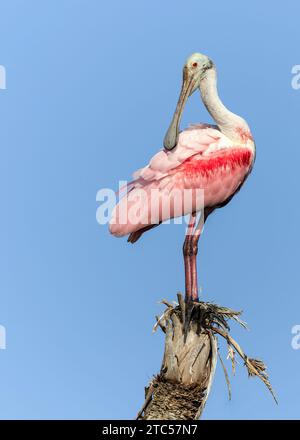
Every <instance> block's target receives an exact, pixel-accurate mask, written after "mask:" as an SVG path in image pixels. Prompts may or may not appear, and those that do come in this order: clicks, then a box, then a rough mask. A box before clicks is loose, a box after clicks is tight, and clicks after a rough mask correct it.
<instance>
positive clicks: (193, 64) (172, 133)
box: [164, 53, 214, 150]
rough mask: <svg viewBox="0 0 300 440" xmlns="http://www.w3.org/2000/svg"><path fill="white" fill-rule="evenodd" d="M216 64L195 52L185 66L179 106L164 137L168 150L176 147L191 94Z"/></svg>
mask: <svg viewBox="0 0 300 440" xmlns="http://www.w3.org/2000/svg"><path fill="white" fill-rule="evenodd" d="M213 66H214V64H213V62H212V61H211V60H210V59H209V58H208V57H207V56H206V55H203V54H201V53H193V54H192V55H191V56H190V57H189V58H188V59H187V61H186V63H185V65H184V67H183V80H182V87H181V92H180V96H179V99H178V103H177V107H176V110H175V113H174V116H173V119H172V122H171V124H170V127H169V129H168V131H167V133H166V136H165V138H164V147H165V149H166V150H172V149H173V148H175V147H176V145H177V142H178V135H179V123H180V119H181V116H182V113H183V109H184V107H185V104H186V101H187V99H188V97H189V96H191V95H192V93H194V91H195V90H197V89H198V88H199V87H200V83H201V81H202V80H203V79H204V78H205V76H206V72H207V70H209V69H211V68H212V67H213Z"/></svg>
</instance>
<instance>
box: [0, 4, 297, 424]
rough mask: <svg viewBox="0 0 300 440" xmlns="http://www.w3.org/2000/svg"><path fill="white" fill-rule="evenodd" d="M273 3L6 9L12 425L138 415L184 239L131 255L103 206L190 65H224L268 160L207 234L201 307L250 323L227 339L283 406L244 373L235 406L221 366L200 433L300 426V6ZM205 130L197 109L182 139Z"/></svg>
mask: <svg viewBox="0 0 300 440" xmlns="http://www.w3.org/2000/svg"><path fill="white" fill-rule="evenodd" d="M278 3H279V2H277V3H276V2H273V3H270V2H261V1H257V0H255V1H254V0H253V1H251V2H250V1H249V2H247V3H246V2H238V1H233V0H227V1H226V2H222V1H214V2H199V1H198V0H197V1H196V0H194V1H193V0H191V1H190V2H183V1H176V0H164V1H158V0H152V1H151V2H150V1H141V0H128V1H121V0H119V1H117V0H111V1H109V2H104V1H96V0H88V1H83V0H81V1H79V0H52V1H50V0H47V1H43V2H40V1H38V0H36V1H33V0H26V1H25V0H24V1H21V0H19V1H17V0H9V1H8V0H6V1H1V4H0V65H2V66H4V67H5V69H6V75H7V79H6V80H7V84H6V87H7V88H6V90H0V127H1V129H0V140H1V161H0V167H1V172H0V191H1V202H2V203H1V206H2V209H1V216H0V226H1V228H0V233H1V254H0V258H1V262H0V263H1V276H0V324H1V325H3V326H5V328H6V333H7V341H6V343H7V348H6V350H0V389H1V393H0V417H1V418H26V419H27V418H71V419H76V418H84V419H90V418H92V419H97V418H100V419H104V418H113V419H118V418H121V419H122V418H123V419H126V418H134V417H135V414H136V412H137V411H138V409H139V408H140V406H141V404H142V402H143V397H144V395H143V393H144V391H143V390H144V386H145V385H146V384H147V383H148V381H149V380H150V378H151V376H152V375H153V374H154V373H156V372H158V370H159V368H160V363H161V358H162V348H163V337H162V335H161V334H159V333H158V334H154V335H153V334H152V333H151V331H152V325H153V322H154V316H155V315H156V314H158V313H159V312H160V311H161V310H162V308H161V306H160V305H158V303H157V302H158V301H159V300H160V299H162V298H167V299H169V300H173V299H175V298H176V292H177V291H180V290H181V291H182V290H183V286H184V278H183V263H182V255H181V246H182V242H183V237H184V226H182V225H181V226H179V225H169V226H167V225H165V226H162V227H159V228H157V229H155V230H153V231H151V232H149V233H148V234H146V235H145V236H144V238H143V239H142V240H141V241H140V242H138V243H137V244H136V245H135V246H132V245H129V244H127V243H126V240H125V239H116V238H113V237H112V236H110V235H109V233H108V231H107V227H106V226H100V225H99V224H98V223H97V222H96V217H95V215H96V209H97V206H98V203H97V202H96V193H97V191H98V190H99V189H101V188H103V187H108V188H116V189H117V185H118V181H119V180H120V179H129V178H130V176H131V173H132V172H133V171H134V170H136V169H137V168H139V167H141V166H143V165H144V164H145V163H146V162H147V161H148V159H149V158H150V157H151V155H153V154H154V153H155V152H156V151H157V150H158V149H160V148H161V146H162V139H163V136H164V134H165V131H166V128H167V126H168V124H169V122H170V118H171V116H172V112H173V110H174V107H175V104H176V100H177V97H178V93H179V89H180V85H181V75H182V73H181V69H182V65H183V62H184V61H185V59H186V57H187V56H188V55H190V54H191V53H192V52H195V51H199V52H203V53H205V54H207V55H209V56H210V57H211V58H212V59H213V60H214V61H215V63H216V65H217V68H218V76H219V92H220V95H221V97H222V99H223V101H224V103H225V104H226V105H227V106H228V107H229V108H230V109H231V110H233V111H234V112H236V113H238V114H240V115H242V116H243V117H245V118H246V119H247V121H248V123H249V125H250V127H251V129H252V132H253V134H254V136H255V140H256V144H257V160H256V164H255V168H254V171H253V173H252V175H251V177H250V178H249V180H248V181H247V183H246V185H245V187H244V188H243V190H242V191H241V192H240V193H239V194H238V196H237V197H236V198H235V199H234V200H233V201H232V202H231V203H230V205H228V206H227V207H226V208H224V209H223V210H220V211H218V212H217V213H215V215H213V216H212V217H210V218H209V221H208V222H207V225H206V229H205V233H204V235H203V237H202V239H201V243H200V251H199V252H200V254H199V256H200V258H199V260H200V261H199V272H200V273H199V282H200V284H201V286H202V287H203V292H202V295H203V296H202V298H203V299H204V300H210V301H215V302H217V303H219V304H221V305H226V306H229V307H232V308H235V309H243V310H244V319H245V320H246V321H247V322H248V323H249V326H250V331H249V332H247V331H244V330H242V329H239V328H238V327H237V326H236V325H233V326H232V332H233V335H234V336H235V337H236V338H237V339H238V340H239V341H240V343H241V344H242V346H243V347H244V349H245V351H246V353H247V354H249V356H254V357H259V358H262V359H263V360H264V361H265V362H266V364H267V365H268V367H269V373H270V377H271V381H272V384H273V386H274V389H275V390H276V392H277V395H278V398H279V406H276V405H275V404H274V402H273V401H272V398H271V396H270V395H269V393H268V391H267V390H266V388H265V387H264V385H263V384H262V383H261V382H260V381H259V380H257V379H248V377H247V374H246V370H245V369H244V367H243V366H242V362H240V364H239V366H238V370H237V375H236V377H235V378H231V379H232V380H231V382H232V392H233V397H232V401H231V402H229V401H228V398H227V391H226V383H225V380H224V377H223V372H222V369H221V367H220V365H219V367H218V371H217V373H216V377H215V382H214V385H213V389H212V393H211V396H210V398H209V401H208V404H207V407H206V410H205V414H204V418H206V419H214V418H225V419H229V418H255V419H260V418H262V419H264V418H271V419H277V418H299V416H300V407H299V406H300V405H299V394H300V379H299V367H300V350H293V349H292V346H291V340H292V333H291V330H292V327H293V326H294V325H297V324H300V292H299V282H300V270H299V257H300V247H299V224H300V209H299V206H298V201H299V164H300V144H299V117H300V113H299V108H300V90H295V89H293V88H292V86H291V80H292V74H291V69H292V67H293V66H294V65H297V64H300V55H299V14H300V6H299V2H297V1H296V0H294V1H289V0H287V1H285V2H284V4H282V5H281V6H279V5H278ZM200 121H202V122H210V121H211V120H210V117H209V115H208V114H207V113H206V111H205V109H204V108H203V106H202V104H201V102H200V99H199V94H198V93H196V94H195V95H193V97H192V98H191V99H190V100H189V102H188V105H187V108H186V111H185V113H184V117H183V121H182V127H183V126H185V125H186V124H187V123H189V122H200ZM221 346H222V347H223V348H224V344H223V343H221ZM227 365H228V368H229V367H230V363H229V361H227Z"/></svg>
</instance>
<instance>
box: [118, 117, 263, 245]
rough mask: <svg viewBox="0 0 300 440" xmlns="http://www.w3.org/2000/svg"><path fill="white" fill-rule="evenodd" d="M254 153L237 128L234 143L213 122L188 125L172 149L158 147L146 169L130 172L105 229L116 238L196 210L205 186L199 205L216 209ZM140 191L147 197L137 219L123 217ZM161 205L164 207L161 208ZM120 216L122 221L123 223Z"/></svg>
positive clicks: (246, 170) (242, 177) (231, 192)
mask: <svg viewBox="0 0 300 440" xmlns="http://www.w3.org/2000/svg"><path fill="white" fill-rule="evenodd" d="M254 156H255V153H254V143H253V140H252V137H251V134H250V132H249V133H248V132H247V133H245V132H241V133H240V142H233V141H232V140H230V139H229V138H228V137H227V136H225V135H224V134H223V133H221V131H220V130H219V129H218V127H216V126H212V125H208V124H198V125H193V126H191V127H189V128H188V129H186V130H184V131H183V132H181V133H180V135H179V140H178V144H177V146H176V148H175V149H174V150H172V151H166V150H161V151H159V152H158V153H157V154H156V155H155V156H153V158H152V159H151V160H150V162H149V164H148V165H147V166H146V167H144V168H142V169H140V170H138V171H137V172H135V173H134V181H133V182H131V183H130V184H129V186H128V192H127V194H126V195H125V196H124V197H123V198H122V199H121V200H120V202H119V203H118V205H117V206H116V207H115V208H114V211H113V214H112V218H111V221H110V225H109V229H110V232H111V233H112V234H113V235H115V236H118V237H121V236H124V235H127V234H132V233H135V232H137V231H140V230H141V229H143V228H145V227H149V225H150V227H151V224H158V223H160V222H162V221H165V220H167V219H168V218H174V217H178V216H183V215H186V214H191V213H192V212H196V211H198V210H199V209H201V208H202V207H203V198H202V197H201V193H199V192H197V189H203V190H204V207H210V208H214V207H218V205H221V204H223V203H224V202H226V200H228V199H230V198H231V197H232V196H233V195H234V194H235V192H236V191H237V190H238V189H239V188H240V186H241V185H242V183H243V182H244V180H245V178H246V177H247V175H248V174H249V172H250V171H251V168H252V164H253V161H254ZM141 189H143V190H144V194H145V195H146V200H144V202H145V203H143V204H142V211H141V212H139V221H138V222H132V221H130V218H127V217H126V215H127V214H128V212H129V211H130V209H131V208H132V207H133V205H134V203H136V199H137V197H139V191H140V190H141ZM187 189H189V190H191V194H192V204H190V205H189V206H188V207H187V208H186V207H185V204H183V203H182V200H183V197H182V193H183V192H184V190H187ZM153 190H155V191H153ZM151 193H152V195H151ZM165 206H168V207H169V209H167V210H165V209H164V207H165ZM124 218H127V220H126V222H124V221H122V219H124Z"/></svg>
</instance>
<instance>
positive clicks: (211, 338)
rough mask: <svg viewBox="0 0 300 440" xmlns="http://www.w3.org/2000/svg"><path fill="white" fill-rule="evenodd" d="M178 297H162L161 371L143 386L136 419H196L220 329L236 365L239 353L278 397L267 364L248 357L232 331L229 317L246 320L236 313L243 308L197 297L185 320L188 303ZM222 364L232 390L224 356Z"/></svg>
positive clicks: (251, 372) (208, 383)
mask: <svg viewBox="0 0 300 440" xmlns="http://www.w3.org/2000/svg"><path fill="white" fill-rule="evenodd" d="M178 301H179V304H178V305H176V306H173V305H172V304H170V303H168V302H167V301H163V303H164V304H165V305H166V306H167V309H166V310H165V312H164V313H163V315H162V316H161V317H160V318H158V317H157V323H156V325H155V327H154V330H156V329H157V328H158V327H160V328H161V329H162V330H163V332H164V333H165V350H164V357H163V361H162V365H161V369H160V373H159V374H158V375H157V376H155V377H154V378H153V379H152V381H151V383H150V384H149V386H148V387H147V388H146V390H145V391H146V393H145V394H146V396H145V402H144V404H143V406H142V408H141V410H140V411H139V413H138V415H137V419H139V420H195V419H198V418H199V417H200V416H201V414H202V412H203V409H204V406H205V403H206V401H207V398H208V396H209V392H210V389H211V386H212V382H213V378H214V373H215V369H216V364H217V356H218V341H217V336H216V334H218V335H220V336H221V337H223V338H224V339H225V340H226V341H227V345H228V355H229V357H230V359H231V361H232V366H233V368H235V353H238V354H239V355H240V356H241V357H242V358H243V360H244V361H245V365H246V366H247V369H248V373H249V375H253V376H254V375H256V376H258V377H260V378H261V379H262V380H263V382H264V383H265V384H266V385H267V387H268V388H269V390H270V391H271V393H272V395H273V397H274V399H275V396H274V394H273V391H272V388H271V385H270V383H269V381H268V376H267V375H266V373H265V366H264V364H263V363H262V362H261V361H258V360H255V359H249V358H248V357H247V356H246V355H245V354H244V352H243V351H242V349H241V348H240V346H239V345H238V344H237V342H236V341H235V340H234V339H232V337H231V336H230V335H229V333H228V332H229V326H228V324H227V320H228V319H230V318H232V319H235V320H236V321H238V322H239V323H240V324H241V325H243V326H244V325H245V324H244V323H243V322H242V321H241V320H240V319H239V317H238V316H239V315H240V312H235V311H233V310H230V309H228V308H225V307H219V306H217V305H214V304H211V303H204V302H197V303H194V304H193V306H192V314H191V318H190V322H189V323H187V322H185V319H186V304H185V302H184V300H183V298H182V296H181V295H180V294H179V295H178ZM187 324H188V325H187ZM186 328H187V332H186ZM221 364H222V367H223V369H224V372H225V376H226V381H227V384H228V386H229V392H230V383H229V380H228V374H227V371H226V369H225V366H224V364H223V362H222V361H221ZM275 400H276V399H275Z"/></svg>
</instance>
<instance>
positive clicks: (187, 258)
mask: <svg viewBox="0 0 300 440" xmlns="http://www.w3.org/2000/svg"><path fill="white" fill-rule="evenodd" d="M195 222H196V214H195V213H193V214H191V216H190V220H189V225H188V229H187V232H186V236H185V240H184V243H183V259H184V273H185V298H186V299H187V298H191V294H192V278H191V275H192V273H191V255H190V254H191V241H192V237H193V229H194V226H195Z"/></svg>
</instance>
